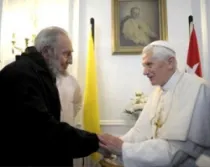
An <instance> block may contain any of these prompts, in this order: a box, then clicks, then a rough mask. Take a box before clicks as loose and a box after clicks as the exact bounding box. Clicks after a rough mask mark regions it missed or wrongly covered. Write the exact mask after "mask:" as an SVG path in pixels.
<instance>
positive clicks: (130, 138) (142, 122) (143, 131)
mask: <svg viewBox="0 0 210 167" xmlns="http://www.w3.org/2000/svg"><path fill="white" fill-rule="evenodd" d="M149 105H150V102H149V101H148V103H147V104H146V105H145V107H144V109H143V111H142V112H141V114H140V116H139V118H138V120H137V121H136V123H135V125H134V127H132V128H131V129H130V130H129V131H128V132H127V133H126V134H125V135H124V136H122V137H120V138H121V139H122V140H123V141H124V142H140V141H144V140H148V139H150V138H151V137H152V134H151V133H152V126H151V124H150V117H149V111H148V108H149V107H147V106H149Z"/></svg>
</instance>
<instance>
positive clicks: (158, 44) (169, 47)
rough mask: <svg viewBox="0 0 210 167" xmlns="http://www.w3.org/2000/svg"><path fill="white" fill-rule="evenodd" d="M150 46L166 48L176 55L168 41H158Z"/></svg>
mask: <svg viewBox="0 0 210 167" xmlns="http://www.w3.org/2000/svg"><path fill="white" fill-rule="evenodd" d="M149 45H151V46H162V47H164V48H167V49H170V50H171V51H173V52H174V53H175V50H174V48H173V47H172V46H171V45H170V43H169V42H168V41H163V40H158V41H154V42H152V43H150V44H149Z"/></svg>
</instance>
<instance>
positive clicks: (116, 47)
mask: <svg viewBox="0 0 210 167" xmlns="http://www.w3.org/2000/svg"><path fill="white" fill-rule="evenodd" d="M120 1H122V0H112V54H113V55H119V54H120V55H122V54H127V55H128V54H131V55H135V54H138V55H140V54H141V52H142V49H143V47H140V46H137V47H132V46H120V40H119V39H120V36H119V33H120V32H119V29H120V25H119V24H118V23H119V22H120V21H119V2H120ZM124 1H125V0H124ZM128 1H131V0H128ZM148 1H149V0H148ZM158 1H159V18H160V19H159V20H160V24H159V27H160V29H159V30H160V32H159V34H160V39H162V40H167V38H168V32H167V29H168V28H167V14H166V0H158ZM116 23H117V24H116Z"/></svg>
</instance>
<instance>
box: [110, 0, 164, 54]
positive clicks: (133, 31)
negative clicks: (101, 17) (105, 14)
mask: <svg viewBox="0 0 210 167" xmlns="http://www.w3.org/2000/svg"><path fill="white" fill-rule="evenodd" d="M167 31H168V28H167V14H166V0H112V54H113V55H135V54H136V55H137V54H138V55H140V54H141V53H142V49H143V47H144V46H146V45H147V44H149V43H151V42H153V41H155V40H160V39H161V40H167V35H168V32H167Z"/></svg>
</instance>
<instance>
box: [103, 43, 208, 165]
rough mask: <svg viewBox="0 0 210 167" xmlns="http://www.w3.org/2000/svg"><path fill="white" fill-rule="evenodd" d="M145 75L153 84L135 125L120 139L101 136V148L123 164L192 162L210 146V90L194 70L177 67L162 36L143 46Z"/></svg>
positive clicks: (193, 163) (173, 55)
mask: <svg viewBox="0 0 210 167" xmlns="http://www.w3.org/2000/svg"><path fill="white" fill-rule="evenodd" d="M142 64H143V66H144V75H146V76H147V77H148V78H149V80H150V82H151V84H152V85H154V86H156V88H155V89H154V91H153V93H152V94H151V96H150V97H149V99H148V102H147V104H146V106H145V107H144V110H143V111H142V113H141V115H140V117H139V118H138V120H137V122H136V124H135V125H134V127H133V128H131V129H130V130H129V131H128V132H127V133H126V134H125V135H124V136H122V137H121V139H119V138H116V137H113V136H111V135H108V134H107V136H103V137H101V139H100V140H101V141H103V142H104V143H105V144H103V145H102V147H104V148H106V149H108V150H109V151H111V152H113V153H115V154H117V155H119V156H121V157H122V160H123V164H124V167H172V166H176V167H178V166H179V167H194V166H196V165H195V159H196V158H197V157H198V156H199V155H200V154H201V153H202V152H203V151H204V150H206V149H208V148H209V146H210V121H209V120H210V107H209V105H210V90H209V86H208V85H207V83H206V82H205V81H204V80H203V79H202V78H199V77H197V76H196V75H192V74H187V73H182V72H180V71H179V70H178V69H177V61H176V53H175V51H174V49H173V48H172V47H171V46H170V45H169V43H168V42H166V41H155V42H152V43H150V44H149V45H148V46H146V47H145V48H144V49H143V55H142Z"/></svg>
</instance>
